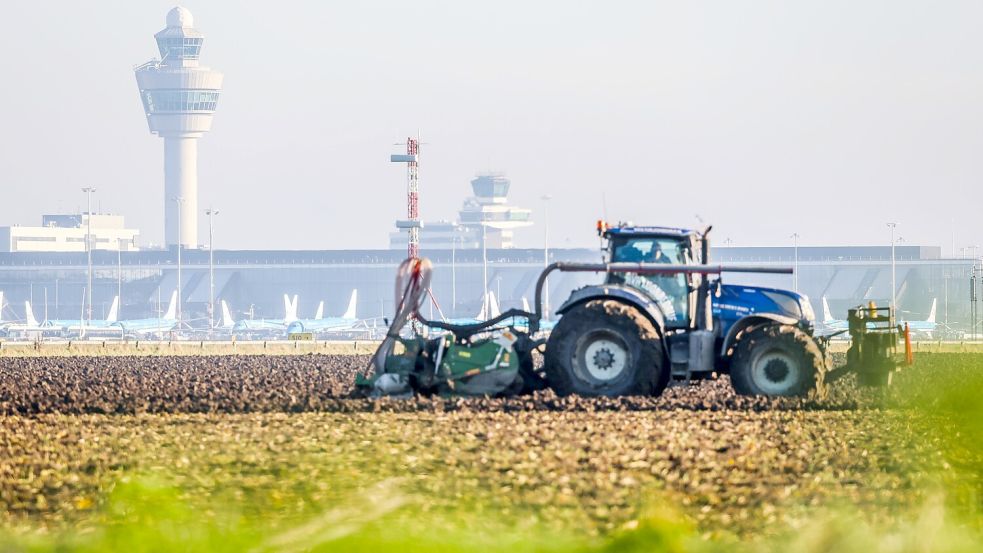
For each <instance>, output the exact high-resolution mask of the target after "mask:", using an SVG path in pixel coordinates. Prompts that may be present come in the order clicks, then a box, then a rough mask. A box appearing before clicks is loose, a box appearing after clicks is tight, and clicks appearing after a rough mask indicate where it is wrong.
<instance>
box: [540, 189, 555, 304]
mask: <svg viewBox="0 0 983 553" xmlns="http://www.w3.org/2000/svg"><path fill="white" fill-rule="evenodd" d="M540 199H541V200H543V268H544V269H545V268H546V267H549V264H550V200H552V199H553V196H551V195H549V194H544V195H543V196H542V197H540ZM543 313H544V314H545V316H546V317H547V318H549V313H550V281H549V278H547V279H546V280H545V281H544V282H543Z"/></svg>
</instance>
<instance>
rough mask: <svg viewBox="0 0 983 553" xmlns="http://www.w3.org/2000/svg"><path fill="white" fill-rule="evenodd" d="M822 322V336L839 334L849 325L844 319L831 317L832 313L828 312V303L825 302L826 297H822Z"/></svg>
mask: <svg viewBox="0 0 983 553" xmlns="http://www.w3.org/2000/svg"><path fill="white" fill-rule="evenodd" d="M822 322H823V328H822V334H832V333H834V332H840V331H841V330H847V329H848V328H849V327H850V324H849V322H847V320H846V319H836V318H834V317H833V312H832V311H830V310H829V302H828V301H826V296H823V321H822Z"/></svg>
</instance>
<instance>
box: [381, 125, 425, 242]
mask: <svg viewBox="0 0 983 553" xmlns="http://www.w3.org/2000/svg"><path fill="white" fill-rule="evenodd" d="M389 161H391V162H393V163H405V164H406V181H407V182H406V220H405V221H396V228H399V229H406V230H407V235H408V236H407V244H406V254H407V256H408V257H410V258H414V259H415V258H417V257H420V227H421V226H423V225H422V224H421V223H420V139H419V138H407V139H406V154H405V155H399V154H393V155H391V156H389Z"/></svg>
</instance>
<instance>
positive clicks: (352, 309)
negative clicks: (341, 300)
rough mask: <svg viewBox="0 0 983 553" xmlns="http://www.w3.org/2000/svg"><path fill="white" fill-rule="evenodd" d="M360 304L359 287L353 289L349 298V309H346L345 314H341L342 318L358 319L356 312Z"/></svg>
mask: <svg viewBox="0 0 983 553" xmlns="http://www.w3.org/2000/svg"><path fill="white" fill-rule="evenodd" d="M357 304H358V289H357V288H356V289H355V290H352V297H351V299H349V300H348V309H346V310H345V314H344V315H342V316H341V318H342V319H356V318H358V315H356V314H355V306H356V305H357Z"/></svg>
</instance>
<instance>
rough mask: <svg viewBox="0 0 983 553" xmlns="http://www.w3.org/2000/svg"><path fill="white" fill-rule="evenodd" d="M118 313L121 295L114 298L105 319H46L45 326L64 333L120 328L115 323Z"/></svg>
mask: <svg viewBox="0 0 983 553" xmlns="http://www.w3.org/2000/svg"><path fill="white" fill-rule="evenodd" d="M118 314H119V296H116V297H115V298H113V304H112V306H110V308H109V314H108V315H106V318H105V319H104V320H101V321H99V320H96V321H83V320H81V319H53V320H49V321H46V322H45V323H44V325H43V326H45V327H47V328H48V329H51V330H58V331H61V332H62V333H64V334H81V333H82V332H83V331H86V330H106V329H112V328H118V327H115V326H114V324H113V323H115V322H116V318H117V315H118Z"/></svg>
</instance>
